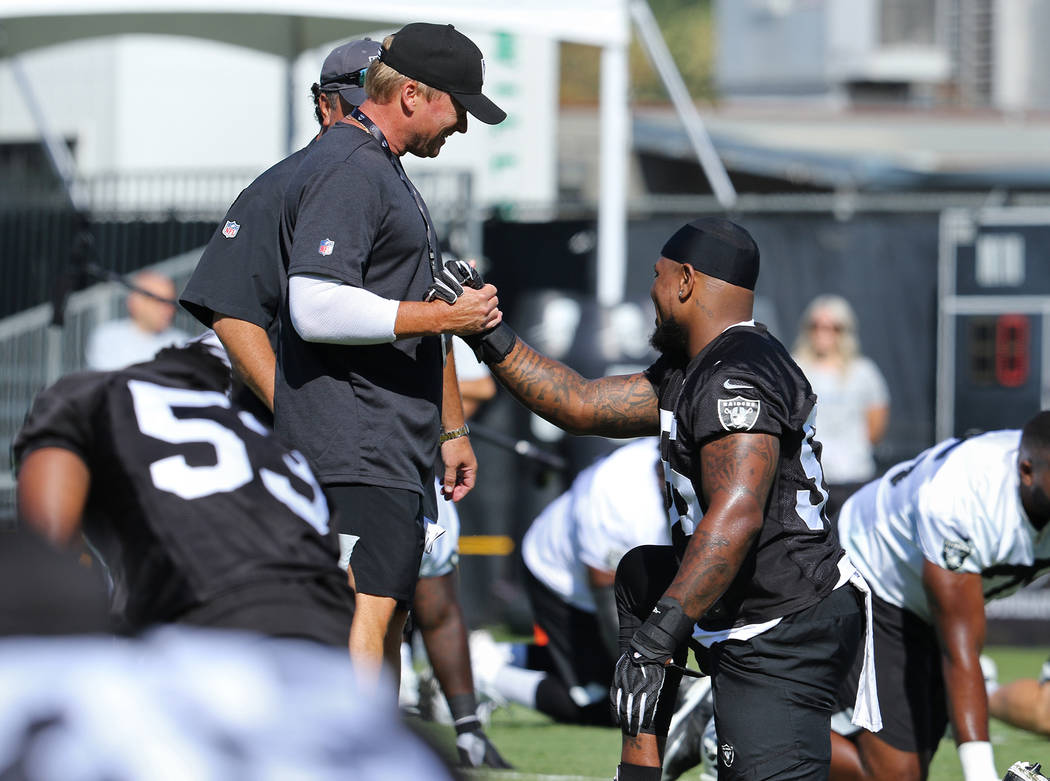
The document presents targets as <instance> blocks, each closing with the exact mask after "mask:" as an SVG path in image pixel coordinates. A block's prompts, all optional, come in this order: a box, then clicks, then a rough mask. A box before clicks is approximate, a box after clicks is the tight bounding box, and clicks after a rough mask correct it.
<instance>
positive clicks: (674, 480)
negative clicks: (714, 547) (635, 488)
mask: <svg viewBox="0 0 1050 781" xmlns="http://www.w3.org/2000/svg"><path fill="white" fill-rule="evenodd" d="M646 375H647V376H648V378H649V380H650V381H651V382H652V383H653V386H654V387H655V388H656V390H657V392H658V394H659V398H660V427H661V429H662V442H661V452H662V456H663V459H664V468H665V475H666V478H667V485H666V495H665V503H666V505H667V508H668V513H669V516H670V521H671V524H672V530H671V531H672V539H673V540H674V542H675V546H676V548H677V550H678V551H679V554H681V552H682V551H683V550H684V548H685V545H686V544H687V543H688V537H689V536H690V535H692V533H693V531H694V529H695V528H696V524H697V523H699V521H700V519H701V518H702V517H703V513H704V511H705V510H706V507H705V506H704V502H703V499H702V494H701V492H700V486H701V466H700V448H701V447H703V445H705V444H706V443H707V442H710V441H712V440H714V439H717V438H718V437H721V436H725V435H726V434H733V433H744V432H755V433H762V434H771V435H773V436H775V437H777V439H778V440H779V442H780V464H779V466H778V468H777V472H776V475H775V477H774V482H773V486H772V489H771V491H770V495H769V500H768V502H767V505H766V512H765V518H764V520H763V524H762V529H761V531H760V532H759V535H758V537H757V539H756V540H755V542H754V544H753V545H752V547H751V550H750V551H749V552H748V555H747V557H746V558H745V560H744V562H743V565H742V566H741V568H740V571H739V573H738V574H737V576H736V578H735V579H734V580H733V582H732V583H731V584H730V586H729V588H728V589H727V590H726V593H725V594H724V595H723V596H722V597H721V598H720V599H719V600H718V602H716V603H715V604H714V605H713V606H712V607H711V608H710V609H709V610H708V611H707V613H706V614H705V615H704V616H703V617H702V618H701V620H700V621H699V622H698V623H699V625H700V627H701V628H702V629H705V630H709V631H719V630H723V629H729V628H732V627H738V626H744V625H747V624H755V623H760V622H763V621H769V620H771V619H774V618H778V617H781V616H785V615H788V614H791V613H794V612H797V611H799V610H801V609H803V608H805V607H807V606H809V605H811V604H813V603H815V602H817V601H818V600H820V599H821V598H822V597H824V596H825V595H827V594H828V593H829V592H830V591H831V590H832V589H833V588H834V586H835V583H836V581H837V578H838V567H837V565H838V561H839V559H840V558H841V557H842V548H841V546H840V545H839V541H838V538H837V536H836V534H835V531H834V529H833V528H832V526H831V524H830V523H829V522H828V519H827V516H826V514H825V513H824V503H825V501H826V499H827V491H826V488H825V486H824V479H823V474H822V472H821V468H820V457H819V454H820V445H819V443H817V442H816V441H815V440H814V419H815V415H816V397H815V396H814V394H813V391H812V389H811V388H810V385H809V382H808V381H807V380H806V378H805V375H804V374H803V373H802V370H801V369H800V368H799V367H798V365H797V364H796V363H795V362H794V361H793V360H792V358H791V356H790V355H789V354H788V352H787V350H786V349H784V346H783V345H782V344H780V342H778V341H777V340H776V339H775V338H773V337H772V336H771V335H770V334H769V332H768V331H767V330H766V329H765V327H764V326H761V325H750V324H747V325H739V326H734V327H732V328H729V329H727V330H726V331H724V332H723V333H722V334H720V335H719V336H718V337H716V338H715V339H714V340H713V341H712V342H711V343H710V344H708V345H707V347H705V348H704V350H703V351H702V352H701V353H700V354H699V355H697V356H696V357H695V358H694V359H693V360H692V361H691V362H690V363H689V365H688V366H687V367H686V368H685V369H684V370H682V369H678V368H674V367H672V366H671V365H670V364H669V363H668V362H667V361H666V360H665V359H660V360H659V361H657V362H656V363H655V364H653V365H652V366H651V367H649V369H648V370H646Z"/></svg>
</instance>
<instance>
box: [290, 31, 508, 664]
mask: <svg viewBox="0 0 1050 781" xmlns="http://www.w3.org/2000/svg"><path fill="white" fill-rule="evenodd" d="M483 75H484V62H483V59H482V53H481V50H480V49H478V47H477V46H476V45H475V44H474V43H473V42H472V41H471V40H470V39H469V38H467V37H466V36H465V35H463V34H462V33H460V32H459V31H458V30H456V29H455V28H454V27H453V26H452V25H438V24H427V23H413V24H409V25H406V26H405V27H403V28H402V29H401V30H399V31H398V32H397V33H395V34H394V35H392V36H390V37H388V38H387V39H386V40H385V41H384V42H383V49H382V51H381V52H380V55H379V59H378V60H376V61H375V62H373V63H372V64H371V65H370V66H369V69H368V72H367V74H366V76H365V85H364V86H365V93H366V99H365V101H364V103H362V104H361V105H360V106H359V107H358V108H356V109H354V111H353V112H351V115H350V116H348V117H346V118H345V119H344V120H342V121H341V122H337V123H335V125H334V126H333V127H332V128H331V129H330V130H329V131H328V132H327V133H325V135H324V136H323V137H322V138H321V139H320V140H319V141H317V142H316V143H315V144H314V145H313V146H312V147H311V149H310V152H309V153H308V154H307V156H306V158H305V159H304V160H303V163H302V165H301V166H300V167H299V169H298V170H297V172H296V174H295V175H294V176H293V178H292V180H291V182H290V184H289V187H288V190H287V191H286V193H285V202H284V210H283V214H282V218H281V253H282V259H283V261H284V264H285V267H286V268H287V270H288V295H287V300H286V302H285V304H284V305H283V307H282V313H281V317H282V320H281V328H280V338H279V343H278V359H277V377H276V382H275V399H274V415H275V425H276V428H277V431H278V433H279V434H280V436H281V437H282V438H283V439H284V440H285V441H287V442H288V443H290V444H293V445H294V446H295V447H297V448H299V449H300V450H301V451H302V452H303V453H304V454H305V455H306V457H307V458H308V459H309V460H310V463H311V464H312V465H313V466H314V468H315V470H316V471H317V473H318V475H319V478H320V480H321V482H322V483H323V484H324V485H325V487H326V489H327V490H328V493H329V496H330V497H331V498H332V499H333V502H334V505H335V507H336V510H337V513H338V516H339V521H338V523H339V532H340V539H341V542H342V545H343V561H344V562H348V564H349V569H350V572H351V575H352V579H353V580H354V583H355V588H356V590H357V596H356V612H355V616H354V621H353V625H352V627H351V632H350V652H351V655H352V656H353V657H354V659H355V661H356V662H357V663H358V664H359V666H364V667H366V668H369V667H370V668H373V669H374V668H377V667H378V666H379V665H380V663H381V662H382V660H383V659H384V658H385V660H386V662H387V663H388V664H389V665H390V667H391V669H392V670H394V671H397V670H398V667H399V653H398V650H399V642H400V637H401V630H402V627H403V625H404V621H405V618H406V617H407V613H408V605H409V604H410V602H411V599H412V594H413V590H414V587H415V583H416V578H417V575H418V571H419V563H420V557H421V556H422V553H423V548H424V539H425V525H426V523H427V520H426V516H429V517H430V518H433V517H435V515H436V512H435V511H434V509H432V506H433V501H432V500H430V501H428V502H427V506H426V507H425V506H424V502H425V501H426V497H427V494H428V492H429V493H430V494H431V495H432V494H433V489H432V488H431V486H432V485H433V483H432V480H433V469H434V466H433V465H434V463H435V462H436V458H437V456H438V450H439V443H440V455H441V458H442V460H443V461H444V464H445V474H444V479H443V493H444V494H445V496H446V497H447V498H450V499H453V500H459V499H461V498H462V497H463V496H464V495H466V493H467V492H468V491H469V490H470V489H471V488H472V487H473V485H474V479H475V472H476V468H477V461H476V459H475V456H474V452H473V449H472V448H471V445H470V442H469V439H468V438H467V436H466V434H467V428H466V426H465V425H464V417H463V410H462V404H461V400H460V396H459V387H458V384H457V382H456V372H455V364H454V359H453V357H452V355H451V354H447V355H446V353H447V352H448V351H447V350H446V347H445V342H444V340H443V339H442V336H441V335H442V334H450V333H451V334H459V335H469V334H474V333H479V332H481V331H483V330H486V329H489V328H492V327H494V326H496V325H497V324H499V322H500V321H501V318H502V314H501V313H500V311H499V309H498V303H499V302H498V299H497V298H496V289H495V288H494V287H493V286H491V285H485V286H484V287H482V288H480V289H471V288H467V289H464V290H463V291H462V293H461V294H460V295H459V297H458V298H457V299H456V300H455V302H454V303H453V304H452V305H451V306H449V304H448V303H446V302H445V301H441V300H434V301H424V300H423V299H424V297H425V294H426V292H427V290H428V288H429V287H430V286H431V285H432V284H433V283H434V281H435V278H436V277H438V276H439V275H440V273H441V269H440V265H439V264H440V260H439V259H440V258H441V250H440V247H439V246H438V238H437V235H436V230H435V228H434V225H433V222H432V220H431V218H430V213H429V211H428V209H427V206H426V204H425V203H424V201H423V198H422V197H421V196H420V194H419V192H418V191H417V190H416V188H415V187H414V186H413V184H412V182H411V181H410V180H409V178H408V176H407V175H406V174H405V171H404V169H403V168H402V165H401V160H400V158H401V157H402V156H403V155H404V154H405V153H406V152H411V153H412V154H414V155H416V156H418V157H436V156H437V155H438V153H439V152H440V151H441V148H442V146H443V145H444V143H445V141H446V139H447V138H448V137H449V136H451V135H453V134H454V133H464V132H466V130H467V114H468V112H469V113H470V114H471V115H472V116H474V117H476V118H477V119H479V120H480V121H482V122H485V123H487V124H496V123H498V122H501V121H503V119H504V118H505V117H506V114H505V113H504V112H503V111H502V110H501V109H500V108H499V107H497V106H496V105H495V104H494V103H493V102H492V101H490V100H489V99H488V98H487V97H485V96H484V95H483V94H482V91H481V89H482V80H483ZM425 510H426V512H425Z"/></svg>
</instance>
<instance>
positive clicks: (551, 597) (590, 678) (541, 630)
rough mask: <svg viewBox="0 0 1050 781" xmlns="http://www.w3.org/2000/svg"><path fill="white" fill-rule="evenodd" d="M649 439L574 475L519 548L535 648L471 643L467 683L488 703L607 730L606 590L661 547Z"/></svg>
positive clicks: (477, 636) (611, 631)
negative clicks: (638, 552)
mask: <svg viewBox="0 0 1050 781" xmlns="http://www.w3.org/2000/svg"><path fill="white" fill-rule="evenodd" d="M659 458H660V451H659V439H658V438H657V437H644V438H642V439H638V440H636V441H634V442H631V443H630V444H627V445H623V446H621V447H620V448H619V449H617V450H614V451H613V452H612V453H611V454H610V455H608V456H606V457H605V458H603V459H601V460H600V461H598V462H596V463H595V464H593V465H592V466H590V467H588V468H587V469H585V470H583V471H582V472H580V474H579V475H578V476H577V477H576V479H575V480H574V481H573V483H572V485H571V486H570V488H569V490H567V491H566V492H565V493H563V494H562V495H561V496H559V497H558V498H557V499H555V500H554V501H553V502H551V503H550V504H549V505H548V506H547V507H546V509H544V510H543V512H542V513H540V515H539V516H538V517H537V518H536V519H535V520H534V521H533V523H532V525H531V526H530V527H529V530H528V532H527V533H526V534H525V537H524V539H523V540H522V547H521V553H522V558H523V560H524V563H525V590H526V593H527V595H528V599H529V604H530V606H531V607H532V613H533V616H534V617H535V621H536V627H537V635H538V636H539V637H541V638H543V639H544V641H545V642H543V643H542V644H530V645H523V644H510V643H495V642H493V640H492V637H491V636H490V635H489V634H488V633H487V632H486V631H485V630H483V629H479V630H477V631H475V632H474V633H473V634H472V635H471V659H472V661H473V663H474V668H475V673H474V677H475V679H476V680H477V681H478V686H479V688H480V690H481V692H482V694H485V695H487V696H489V697H490V698H492V699H493V700H494V701H496V702H499V703H502V702H506V701H511V702H517V703H519V704H522V705H526V706H528V707H530V708H535V709H536V710H538V711H540V712H541V713H544V714H546V715H547V716H550V717H551V718H552V719H554V720H555V721H559V722H562V723H568V724H593V725H604V726H611V725H612V724H613V718H612V712H611V710H610V709H609V701H608V692H609V684H611V683H612V678H613V668H614V667H615V665H616V660H617V659H618V658H619V652H618V642H619V629H620V624H619V617H618V615H617V612H616V597H615V595H614V593H613V583H614V579H615V576H616V566H617V564H619V563H620V559H621V558H623V555H624V554H625V553H627V551H629V550H630V549H631V548H635V547H637V546H639V545H657V544H662V545H666V544H669V543H670V539H671V538H670V531H669V527H668V519H667V513H666V512H665V511H664V501H663V496H662V493H661V488H662V481H663V470H662V469H661V468H660V461H659Z"/></svg>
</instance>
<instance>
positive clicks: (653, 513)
mask: <svg viewBox="0 0 1050 781" xmlns="http://www.w3.org/2000/svg"><path fill="white" fill-rule="evenodd" d="M659 457H660V453H659V450H658V439H657V438H656V437H646V438H644V439H639V440H637V441H635V442H631V443H630V444H627V445H624V446H623V447H621V448H619V449H618V450H614V451H613V452H612V453H610V454H609V455H608V456H606V457H605V458H603V459H601V460H600V461H598V462H596V463H594V464H592V465H591V466H589V467H588V468H587V469H585V470H583V471H582V472H580V474H579V475H577V477H576V479H575V480H574V481H573V483H572V486H570V488H569V490H568V491H566V492H565V493H563V494H562V495H561V496H559V497H558V498H557V499H555V500H554V501H553V502H551V503H550V504H549V505H547V507H546V508H545V509H544V511H543V512H542V513H540V515H539V516H537V518H536V520H535V521H533V522H532V526H530V527H529V530H528V532H526V534H525V538H524V539H523V540H522V551H521V552H522V557H523V558H524V560H525V565H526V566H527V567H528V568H529V571H530V572H531V573H532V574H533V575H534V576H535V577H536V579H537V580H539V581H540V582H541V583H543V584H544V585H545V586H546V587H547V588H549V589H550V590H551V591H553V592H554V593H556V594H558V595H559V596H561V597H562V598H563V599H564V600H565V601H566V602H568V603H569V604H571V605H573V606H574V607H577V608H579V609H580V610H585V611H587V612H591V613H593V612H594V611H595V609H596V608H595V604H594V597H593V596H592V595H591V590H590V586H589V584H588V582H587V567H594V568H595V569H600V570H606V571H614V570H615V569H616V565H617V564H619V563H620V559H621V558H623V555H624V554H625V553H627V551H629V550H630V549H631V548H636V547H638V546H639V545H670V544H671V535H670V532H669V531H668V528H667V514H666V513H665V512H664V504H663V496H662V495H661V492H660V488H661V486H660V481H659V479H658V478H657V466H656V465H657V462H658V460H659Z"/></svg>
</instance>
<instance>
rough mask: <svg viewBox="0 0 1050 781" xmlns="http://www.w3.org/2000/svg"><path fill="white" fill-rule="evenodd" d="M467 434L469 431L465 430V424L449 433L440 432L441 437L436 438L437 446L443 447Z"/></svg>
mask: <svg viewBox="0 0 1050 781" xmlns="http://www.w3.org/2000/svg"><path fill="white" fill-rule="evenodd" d="M469 433H470V429H469V428H467V424H466V423H464V424H463V425H462V426H460V427H459V428H454V429H452V430H451V431H442V432H441V436H440V437H438V444H439V445H444V444H445V443H446V442H448V441H449V440H450V439H459V438H460V437H465V436H466V435H467V434H469Z"/></svg>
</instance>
